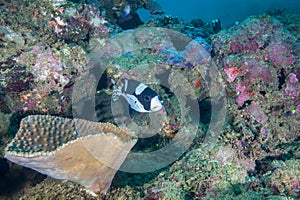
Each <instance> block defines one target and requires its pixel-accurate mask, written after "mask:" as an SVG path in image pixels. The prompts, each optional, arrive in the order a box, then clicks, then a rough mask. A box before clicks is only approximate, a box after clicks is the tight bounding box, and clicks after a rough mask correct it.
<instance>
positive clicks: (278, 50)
mask: <svg viewBox="0 0 300 200" xmlns="http://www.w3.org/2000/svg"><path fill="white" fill-rule="evenodd" d="M265 60H269V61H271V63H272V64H273V65H274V66H275V67H278V66H282V65H285V66H288V65H292V64H294V63H295V58H294V55H293V54H292V52H291V49H290V48H289V47H288V46H287V44H285V43H283V42H281V41H274V42H273V43H271V44H270V46H269V49H268V50H267V52H266V54H265Z"/></svg>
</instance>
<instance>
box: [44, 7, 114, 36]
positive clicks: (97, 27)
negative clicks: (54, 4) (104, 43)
mask: <svg viewBox="0 0 300 200" xmlns="http://www.w3.org/2000/svg"><path fill="white" fill-rule="evenodd" d="M69 12H70V11H68V12H67V11H66V12H65V11H64V10H63V9H61V10H59V12H56V14H57V16H55V17H53V18H52V19H51V20H50V21H49V23H48V24H49V25H50V26H52V27H54V32H55V33H56V35H57V36H58V37H59V38H62V39H64V40H72V41H78V40H86V39H88V38H89V37H91V36H92V37H98V38H99V37H101V38H102V37H107V36H108V35H109V33H110V29H109V27H107V26H106V25H108V24H109V23H108V22H107V21H106V20H105V18H104V16H103V15H102V13H101V12H100V11H99V9H98V8H96V6H92V5H85V6H82V7H79V8H78V10H76V11H75V12H74V11H73V12H72V13H71V15H70V13H69ZM69 15H70V16H69Z"/></svg>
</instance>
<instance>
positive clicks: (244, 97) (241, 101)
mask: <svg viewBox="0 0 300 200" xmlns="http://www.w3.org/2000/svg"><path fill="white" fill-rule="evenodd" d="M248 99H249V94H248V93H247V92H245V93H241V94H239V95H238V97H237V99H236V103H237V104H238V105H239V106H242V105H243V104H244V102H245V101H247V100H248Z"/></svg>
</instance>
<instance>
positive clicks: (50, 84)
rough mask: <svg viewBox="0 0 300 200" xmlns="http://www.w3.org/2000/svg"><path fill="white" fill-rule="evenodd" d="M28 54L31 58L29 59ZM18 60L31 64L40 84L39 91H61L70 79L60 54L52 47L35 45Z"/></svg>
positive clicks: (31, 69) (31, 68)
mask: <svg viewBox="0 0 300 200" xmlns="http://www.w3.org/2000/svg"><path fill="white" fill-rule="evenodd" d="M27 56H30V57H31V58H30V59H27V58H26V57H27ZM17 60H18V61H19V62H21V63H22V62H25V63H27V64H29V65H30V67H29V68H30V71H31V73H32V74H33V76H34V80H35V82H37V83H39V84H40V86H39V87H38V88H37V90H38V91H39V92H42V93H49V92H51V91H58V92H61V91H62V90H63V88H64V87H65V86H66V85H67V84H68V83H69V81H70V78H69V77H68V75H67V74H66V73H64V72H66V71H68V69H67V67H66V66H65V64H64V63H63V62H61V61H60V58H59V55H58V54H57V55H55V52H53V51H52V50H51V49H45V47H42V46H35V47H33V49H32V50H31V51H30V52H28V54H26V55H21V56H20V57H19V58H18V59H17ZM30 60H31V61H30ZM28 61H29V63H28Z"/></svg>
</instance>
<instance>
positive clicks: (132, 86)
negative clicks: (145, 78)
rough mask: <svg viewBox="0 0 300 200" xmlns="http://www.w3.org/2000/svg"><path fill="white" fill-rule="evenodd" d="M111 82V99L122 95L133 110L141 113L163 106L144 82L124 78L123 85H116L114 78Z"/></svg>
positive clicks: (157, 109) (159, 108) (156, 95)
mask: <svg viewBox="0 0 300 200" xmlns="http://www.w3.org/2000/svg"><path fill="white" fill-rule="evenodd" d="M112 83H113V89H114V91H113V94H112V100H113V101H117V100H118V98H119V97H120V96H123V97H124V98H125V99H126V101H127V102H128V104H129V106H130V107H131V108H132V109H133V110H135V111H138V112H141V113H146V112H155V111H159V110H161V109H162V107H163V105H162V104H161V101H160V100H159V98H158V94H157V93H156V92H155V91H154V90H152V89H151V88H150V87H148V86H147V85H145V84H144V83H141V82H138V81H134V80H127V79H124V85H123V86H118V85H117V84H116V83H115V81H114V80H112Z"/></svg>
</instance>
